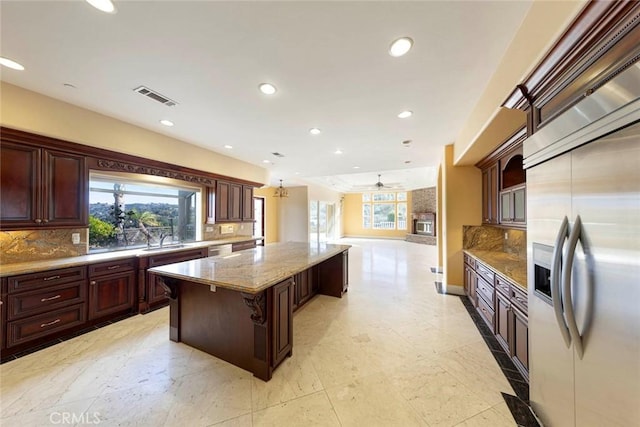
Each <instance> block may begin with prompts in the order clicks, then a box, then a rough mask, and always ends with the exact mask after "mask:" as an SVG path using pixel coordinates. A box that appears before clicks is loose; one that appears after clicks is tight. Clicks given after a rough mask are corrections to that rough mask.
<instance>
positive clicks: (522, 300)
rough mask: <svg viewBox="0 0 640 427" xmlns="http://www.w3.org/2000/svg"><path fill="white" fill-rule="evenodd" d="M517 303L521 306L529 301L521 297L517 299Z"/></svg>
mask: <svg viewBox="0 0 640 427" xmlns="http://www.w3.org/2000/svg"><path fill="white" fill-rule="evenodd" d="M516 301H518V302H519V303H520V304H526V303H527V300H525V299H522V298H520V297H516Z"/></svg>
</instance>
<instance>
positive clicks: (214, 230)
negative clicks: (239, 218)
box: [202, 222, 253, 240]
mask: <svg viewBox="0 0 640 427" xmlns="http://www.w3.org/2000/svg"><path fill="white" fill-rule="evenodd" d="M209 229H211V231H207V230H209ZM252 235H253V223H251V222H230V223H225V224H205V225H204V231H203V235H202V240H216V239H226V238H229V237H236V236H252Z"/></svg>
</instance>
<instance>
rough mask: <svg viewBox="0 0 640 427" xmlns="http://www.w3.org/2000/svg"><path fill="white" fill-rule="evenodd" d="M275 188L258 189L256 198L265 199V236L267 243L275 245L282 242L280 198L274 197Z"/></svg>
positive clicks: (255, 191)
mask: <svg viewBox="0 0 640 427" xmlns="http://www.w3.org/2000/svg"><path fill="white" fill-rule="evenodd" d="M274 191H275V188H273V187H264V188H256V189H255V190H254V191H253V194H254V196H262V197H264V205H265V206H264V233H265V234H264V236H265V239H264V240H265V243H275V242H279V241H280V231H279V226H278V209H279V202H280V198H278V197H273V192H274Z"/></svg>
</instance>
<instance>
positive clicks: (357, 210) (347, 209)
mask: <svg viewBox="0 0 640 427" xmlns="http://www.w3.org/2000/svg"><path fill="white" fill-rule="evenodd" d="M407 206H408V210H409V211H410V210H411V192H410V191H408V192H407ZM342 209H343V215H342V219H343V224H344V235H345V236H346V237H374V238H375V237H378V238H385V239H404V238H405V237H406V235H407V233H410V232H411V230H374V229H372V228H363V227H362V193H348V194H345V195H344V200H343V208H342ZM408 214H409V215H411V212H408ZM408 222H409V221H408ZM407 227H410V226H409V225H407Z"/></svg>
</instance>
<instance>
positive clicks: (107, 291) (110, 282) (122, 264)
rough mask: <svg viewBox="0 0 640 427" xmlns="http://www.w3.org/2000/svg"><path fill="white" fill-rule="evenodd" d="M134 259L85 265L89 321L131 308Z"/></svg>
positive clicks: (134, 288) (133, 306) (133, 289)
mask: <svg viewBox="0 0 640 427" xmlns="http://www.w3.org/2000/svg"><path fill="white" fill-rule="evenodd" d="M135 269H136V259H134V258H131V259H126V260H118V261H109V262H103V263H98V264H91V265H90V266H89V320H93V319H99V318H101V317H105V316H107V315H110V314H114V313H124V312H127V311H128V312H131V311H133V310H135V301H136V299H135V296H136V271H135Z"/></svg>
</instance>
